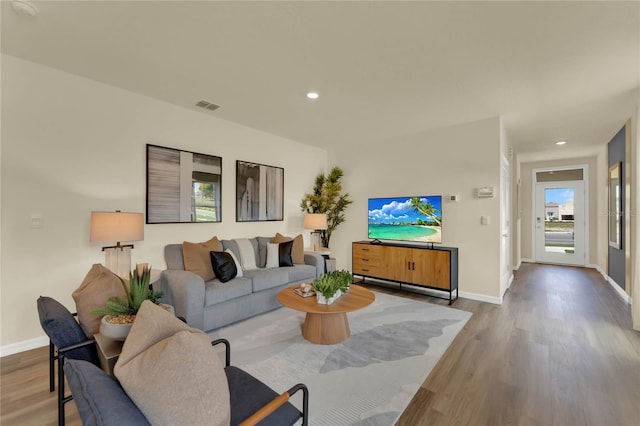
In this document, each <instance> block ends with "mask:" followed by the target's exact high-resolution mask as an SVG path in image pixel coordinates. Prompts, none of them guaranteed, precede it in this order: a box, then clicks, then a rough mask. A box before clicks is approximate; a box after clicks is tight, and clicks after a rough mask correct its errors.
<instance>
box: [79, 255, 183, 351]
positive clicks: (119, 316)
mask: <svg viewBox="0 0 640 426" xmlns="http://www.w3.org/2000/svg"><path fill="white" fill-rule="evenodd" d="M118 279H120V282H121V283H122V288H123V289H124V294H125V297H121V296H114V297H111V298H109V300H107V302H106V303H105V306H104V308H99V309H93V310H92V311H91V313H92V314H97V315H104V316H103V317H102V321H101V322H100V334H102V335H104V336H107V337H109V338H111V339H114V340H124V339H125V338H126V337H127V335H128V334H129V330H130V329H131V326H132V325H133V321H134V320H135V319H136V314H137V313H138V309H140V305H142V302H144V301H145V300H150V301H152V302H153V303H155V304H156V305H158V304H160V298H162V293H161V292H157V291H153V290H152V289H150V288H149V282H150V280H151V267H150V266H145V267H143V268H136V269H134V270H133V271H131V272H129V280H128V281H125V280H124V279H123V278H122V277H119V276H118ZM166 306H168V308H167V310H168V311H172V310H173V307H172V306H170V305H166Z"/></svg>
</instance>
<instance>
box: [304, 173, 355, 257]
mask: <svg viewBox="0 0 640 426" xmlns="http://www.w3.org/2000/svg"><path fill="white" fill-rule="evenodd" d="M343 175H344V172H343V171H342V169H341V168H340V167H334V168H332V169H331V171H330V172H329V174H327V175H325V174H324V173H321V174H319V175H318V176H316V180H315V185H314V186H313V191H312V192H311V193H308V194H305V195H304V198H303V199H302V202H301V203H300V208H301V210H302V211H303V212H305V213H325V214H326V215H327V229H326V230H321V231H320V238H321V240H322V245H323V246H324V247H329V241H330V240H331V234H332V233H333V231H335V229H336V228H337V227H338V225H340V224H341V223H342V222H344V221H345V220H346V218H345V213H344V211H345V210H346V208H347V207H348V206H349V204H351V203H352V202H353V201H351V200H350V199H349V194H348V193H347V194H342V182H341V180H342V176H343Z"/></svg>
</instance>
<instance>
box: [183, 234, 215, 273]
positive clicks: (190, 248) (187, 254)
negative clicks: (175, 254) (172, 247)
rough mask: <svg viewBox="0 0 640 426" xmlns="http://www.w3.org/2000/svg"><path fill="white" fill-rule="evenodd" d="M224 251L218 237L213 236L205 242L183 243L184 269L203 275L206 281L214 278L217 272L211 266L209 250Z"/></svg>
mask: <svg viewBox="0 0 640 426" xmlns="http://www.w3.org/2000/svg"><path fill="white" fill-rule="evenodd" d="M211 251H222V246H221V245H220V241H218V237H213V238H211V239H210V240H209V241H205V242H203V243H190V242H188V241H185V242H183V243H182V256H183V257H184V269H185V270H187V271H191V272H193V273H194V274H196V275H199V276H200V277H202V279H203V280H204V281H209V280H210V279H213V277H214V276H215V274H214V273H213V268H212V266H211V257H210V255H209V252H211Z"/></svg>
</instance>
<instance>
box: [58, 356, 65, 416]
mask: <svg viewBox="0 0 640 426" xmlns="http://www.w3.org/2000/svg"><path fill="white" fill-rule="evenodd" d="M64 403H65V398H64V356H58V426H64Z"/></svg>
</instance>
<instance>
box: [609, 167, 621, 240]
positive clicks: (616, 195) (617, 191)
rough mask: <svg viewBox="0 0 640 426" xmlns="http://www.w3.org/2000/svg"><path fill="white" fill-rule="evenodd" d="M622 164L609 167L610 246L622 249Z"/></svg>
mask: <svg viewBox="0 0 640 426" xmlns="http://www.w3.org/2000/svg"><path fill="white" fill-rule="evenodd" d="M621 164H622V163H620V162H617V163H615V164H613V165H612V166H611V167H609V246H610V247H613V248H617V249H621V248H622V217H621V216H622V201H621V200H622V188H621V179H620V178H621V176H622V167H621Z"/></svg>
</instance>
